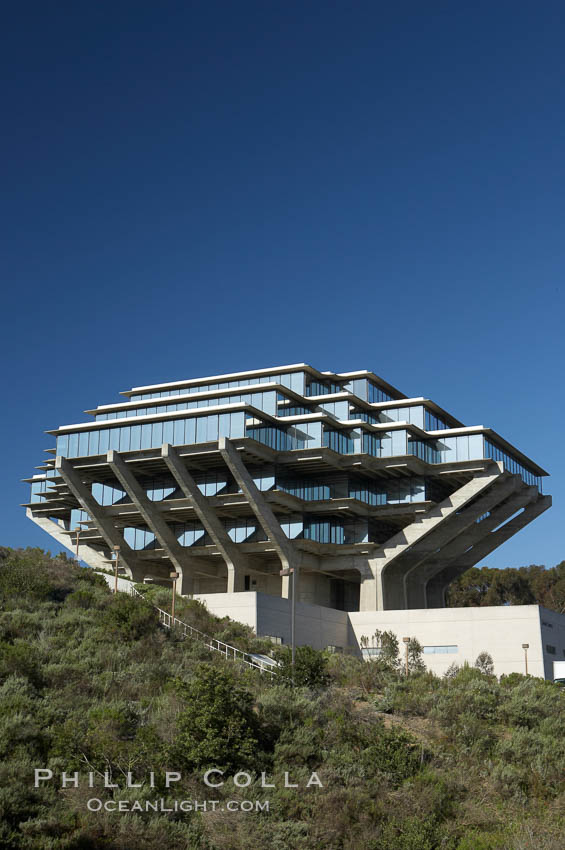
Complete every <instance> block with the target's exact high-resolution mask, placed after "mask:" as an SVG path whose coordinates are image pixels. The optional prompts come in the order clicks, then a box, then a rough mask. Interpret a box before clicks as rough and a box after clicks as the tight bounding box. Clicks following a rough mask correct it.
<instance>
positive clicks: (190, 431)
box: [184, 419, 196, 445]
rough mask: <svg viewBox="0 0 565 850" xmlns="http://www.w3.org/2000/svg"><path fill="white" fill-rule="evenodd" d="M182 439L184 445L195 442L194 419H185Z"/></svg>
mask: <svg viewBox="0 0 565 850" xmlns="http://www.w3.org/2000/svg"><path fill="white" fill-rule="evenodd" d="M184 439H185V442H186V445H192V444H193V443H195V442H196V419H187V420H186V423H185V434H184Z"/></svg>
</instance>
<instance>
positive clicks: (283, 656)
mask: <svg viewBox="0 0 565 850" xmlns="http://www.w3.org/2000/svg"><path fill="white" fill-rule="evenodd" d="M275 659H276V660H277V661H278V663H279V665H280V668H279V671H278V675H279V676H280V678H281V680H283V681H284V682H286V683H288V684H289V685H294V686H295V687H297V688H301V687H306V688H324V687H326V686H327V685H328V684H329V681H330V677H329V674H328V672H327V667H328V657H327V655H326V654H325V653H323V652H318V651H317V650H315V649H312V647H311V646H297V647H296V653H295V660H294V668H293V666H292V651H291V649H290V647H284V648H282V649H278V650H277V651H276V652H275Z"/></svg>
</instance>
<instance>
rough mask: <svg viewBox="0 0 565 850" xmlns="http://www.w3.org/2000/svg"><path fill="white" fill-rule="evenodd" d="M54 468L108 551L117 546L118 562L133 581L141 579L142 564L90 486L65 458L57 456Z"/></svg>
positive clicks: (142, 572) (142, 573)
mask: <svg viewBox="0 0 565 850" xmlns="http://www.w3.org/2000/svg"><path fill="white" fill-rule="evenodd" d="M55 469H56V470H57V471H58V472H59V474H60V475H61V478H62V479H63V480H64V482H65V484H66V485H67V487H68V488H69V490H70V491H71V493H72V494H73V496H74V497H75V499H76V500H77V502H78V503H79V505H80V506H81V508H82V509H83V510H84V511H86V513H87V514H88V515H89V516H90V518H91V519H92V520H93V522H95V523H96V525H97V527H98V530H99V532H100V534H101V535H102V537H103V538H104V540H105V542H106V544H107V546H108V548H109V549H110V551H111V550H112V549H113V548H114V547H115V546H119V547H120V563H121V564H122V565H123V566H124V567H125V568H126V570H127V571H128V572H129V573H130V576H131V577H132V578H133V579H135V581H143V575H144V568H143V565H142V564H141V563H140V562H139V560H138V558H137V556H136V554H135V552H134V551H133V549H131V548H130V546H129V545H128V544H127V543H126V541H125V540H124V536H123V534H121V532H120V531H119V530H118V529H117V528H116V527H115V525H114V523H113V522H112V520H111V518H110V517H108V516H107V515H106V513H105V512H104V508H103V507H102V506H101V505H99V504H98V502H97V501H96V499H95V498H94V496H93V495H92V493H91V491H90V488H89V487H88V486H87V485H86V484H85V483H84V482H83V481H82V479H81V477H80V475H79V474H78V472H77V471H76V469H74V467H73V465H72V463H71V462H70V461H69V460H67V458H65V457H61V456H59V457H57V458H56V459H55Z"/></svg>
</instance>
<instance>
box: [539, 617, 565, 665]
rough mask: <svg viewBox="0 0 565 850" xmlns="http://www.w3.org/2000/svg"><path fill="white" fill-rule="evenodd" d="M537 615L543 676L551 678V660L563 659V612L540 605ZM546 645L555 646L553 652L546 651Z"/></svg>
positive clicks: (564, 631) (564, 642)
mask: <svg viewBox="0 0 565 850" xmlns="http://www.w3.org/2000/svg"><path fill="white" fill-rule="evenodd" d="M539 615H540V624H541V641H542V645H543V656H544V661H545V678H546V679H553V662H554V661H565V614H558V613H557V612H556V611H549V610H548V609H547V608H542V607H541V606H540V609H539ZM548 647H550V648H551V647H555V654H554V653H553V652H550V651H548Z"/></svg>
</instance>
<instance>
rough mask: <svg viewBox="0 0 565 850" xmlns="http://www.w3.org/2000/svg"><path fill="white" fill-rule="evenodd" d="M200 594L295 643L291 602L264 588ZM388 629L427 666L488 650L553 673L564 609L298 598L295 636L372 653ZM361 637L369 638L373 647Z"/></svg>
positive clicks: (500, 665) (564, 648)
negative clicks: (339, 603)
mask: <svg viewBox="0 0 565 850" xmlns="http://www.w3.org/2000/svg"><path fill="white" fill-rule="evenodd" d="M195 598H197V599H200V600H201V601H202V602H204V603H205V604H206V606H207V607H208V609H209V610H210V611H211V612H212V613H214V614H216V615H218V616H221V617H223V616H228V617H231V618H232V619H234V620H238V621H240V622H244V623H247V624H248V625H250V626H251V627H252V628H253V629H254V630H255V632H256V633H257V634H258V635H260V636H265V635H268V636H270V637H271V638H272V639H273V640H274V641H275V642H277V643H278V642H282V643H283V644H288V643H289V642H290V637H291V636H290V603H289V600H287V599H281V598H280V597H276V596H268V595H267V594H264V593H237V594H231V593H220V594H217V593H216V594H208V595H207V594H202V595H198V596H196V597H195ZM377 629H378V630H379V631H391V632H394V634H395V635H396V636H397V637H398V640H399V644H400V647H401V653H402V650H403V643H402V638H403V637H414V638H416V639H417V640H418V641H419V642H420V643H421V644H422V646H423V648H424V655H423V658H424V662H425V664H426V667H427V669H428V670H431V671H432V672H433V673H436V674H437V675H440V676H441V675H443V674H444V673H445V672H446V670H447V669H448V668H449V667H450V666H451V665H452V664H454V663H455V664H459V665H462V664H463V663H464V662H465V661H467V662H468V663H469V664H474V663H475V661H476V659H477V656H478V655H479V654H480V653H481V652H488V653H489V654H490V655H491V656H492V659H493V662H494V672H495V674H496V675H497V676H501V675H502V674H508V673H525V672H526V650H524V649H523V646H522V645H523V644H528V649H527V672H528V673H529V674H530V675H532V676H540V677H542V678H546V679H553V661H555V660H557V659H565V614H558V613H556V612H555V611H549V610H548V609H546V608H542V607H541V605H496V606H485V607H481V608H416V609H408V610H398V611H349V612H348V611H336V610H335V609H333V608H325V607H323V606H321V605H309V604H307V603H303V602H298V603H297V605H296V642H297V645H299V646H301V645H305V644H308V645H310V646H312V647H314V648H315V649H330V650H333V651H337V652H348V653H352V654H355V655H359V656H362V657H365V658H367V659H370V658H371V655H372V654H374V653H375V652H376V651H377V646H376V641H375V639H374V635H375V632H376V630H377ZM362 638H367V639H368V646H367V647H364V646H363V645H364V644H365V643H366V642H365V641H364V640H362Z"/></svg>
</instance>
